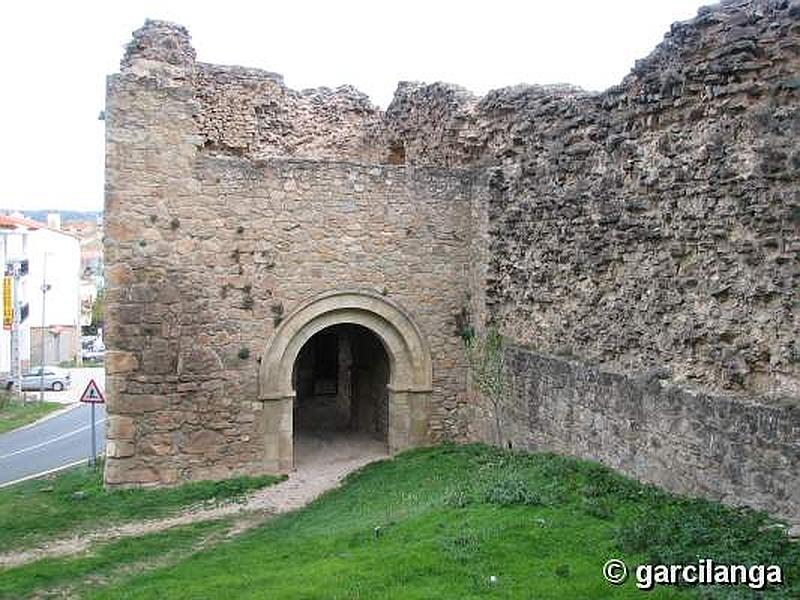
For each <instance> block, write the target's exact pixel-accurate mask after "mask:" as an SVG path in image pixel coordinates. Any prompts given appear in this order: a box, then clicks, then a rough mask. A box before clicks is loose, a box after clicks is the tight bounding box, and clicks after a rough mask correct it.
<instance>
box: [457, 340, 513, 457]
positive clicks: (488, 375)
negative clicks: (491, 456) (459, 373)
mask: <svg viewBox="0 0 800 600" xmlns="http://www.w3.org/2000/svg"><path fill="white" fill-rule="evenodd" d="M464 343H465V345H466V349H467V359H468V360H469V366H470V377H471V379H472V384H473V385H474V386H475V388H476V389H477V391H479V392H480V393H481V394H482V395H483V396H484V398H486V399H487V400H488V401H489V403H490V404H491V406H492V413H493V414H494V424H495V430H496V435H497V444H498V445H500V446H502V445H503V427H502V422H501V421H502V417H501V414H500V406H501V404H502V402H503V399H504V398H505V396H506V393H507V391H508V390H507V387H508V377H507V372H506V359H505V352H504V351H503V336H502V335H500V333H499V332H498V331H497V329H495V328H488V329H487V330H486V331H484V332H483V333H482V334H473V335H469V336H464Z"/></svg>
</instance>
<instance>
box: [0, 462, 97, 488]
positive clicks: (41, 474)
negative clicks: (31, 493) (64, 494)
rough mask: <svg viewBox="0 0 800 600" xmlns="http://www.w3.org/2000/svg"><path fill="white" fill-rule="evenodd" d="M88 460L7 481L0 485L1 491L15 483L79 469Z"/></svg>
mask: <svg viewBox="0 0 800 600" xmlns="http://www.w3.org/2000/svg"><path fill="white" fill-rule="evenodd" d="M87 460H88V459H86V458H82V459H80V460H76V461H75V462H71V463H68V464H66V465H61V466H60V467H55V468H53V469H48V470H47V471H42V472H40V473H34V474H33V475H26V476H25V477H20V478H19V479H15V480H14V481H7V482H5V483H0V489H2V488H4V487H8V486H9V485H14V484H15V483H22V482H23V481H28V480H29V479H36V478H37V477H44V476H45V475H50V474H51V473H58V472H59V471H63V470H65V469H71V468H72V467H77V466H78V465H81V464H83V463H85V462H87Z"/></svg>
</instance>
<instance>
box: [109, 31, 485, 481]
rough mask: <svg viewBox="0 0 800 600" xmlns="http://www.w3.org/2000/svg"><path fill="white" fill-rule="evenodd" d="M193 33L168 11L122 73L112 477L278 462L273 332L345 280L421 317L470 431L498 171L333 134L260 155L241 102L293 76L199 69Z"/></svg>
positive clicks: (194, 474) (114, 187) (115, 151)
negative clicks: (403, 157) (270, 455)
mask: <svg viewBox="0 0 800 600" xmlns="http://www.w3.org/2000/svg"><path fill="white" fill-rule="evenodd" d="M154 32H155V33H154ZM186 44H188V38H187V37H186V36H185V32H184V31H183V30H182V29H181V28H176V27H175V26H167V25H164V24H159V23H150V24H149V26H148V27H145V28H144V30H143V31H142V32H139V33H138V34H137V36H136V38H135V41H134V43H133V44H132V49H131V48H129V52H128V55H127V56H126V59H125V61H123V71H122V73H120V74H118V75H115V76H113V77H111V78H110V79H109V88H108V102H107V110H106V125H107V181H106V191H107V199H106V253H107V256H106V268H107V282H108V291H107V298H108V313H107V315H106V322H107V332H106V337H107V343H108V346H109V348H110V351H109V353H108V362H107V374H108V389H109V428H108V438H109V442H108V452H107V454H108V462H107V466H106V481H107V483H108V484H111V485H116V484H151V483H161V484H164V483H174V482H176V481H181V480H184V479H188V478H194V479H198V478H219V477H224V476H230V475H233V474H237V473H256V472H262V471H263V470H264V464H265V463H264V456H265V452H266V449H265V448H264V439H265V431H264V428H265V427H268V426H269V424H267V423H266V420H268V419H265V417H264V415H263V413H262V410H263V406H262V403H261V402H260V400H259V390H258V382H259V380H258V370H259V360H260V358H261V354H262V353H263V352H264V348H265V344H266V341H267V340H268V339H269V337H270V335H271V334H272V333H273V332H274V330H275V328H276V326H277V324H278V323H279V322H280V320H281V318H282V317H283V316H284V315H286V314H288V313H290V312H291V310H292V309H293V308H294V307H295V306H297V305H298V304H300V303H301V302H302V301H304V300H306V299H307V298H309V297H312V296H314V295H316V294H319V293H321V292H326V291H329V290H334V289H365V290H370V291H371V292H373V293H374V292H377V293H379V294H383V295H384V296H385V297H386V298H387V299H389V300H391V301H393V302H396V303H397V304H399V305H400V306H402V307H403V308H404V309H405V310H407V311H408V313H409V314H410V315H412V316H413V318H414V320H415V322H416V323H417V324H418V326H419V328H420V329H421V331H422V332H423V334H424V336H425V339H426V341H427V344H428V345H429V346H430V350H431V355H432V357H433V363H434V372H433V383H434V389H433V393H432V397H431V409H430V413H431V414H430V418H429V419H428V421H429V424H430V431H429V433H428V435H429V439H431V440H436V439H441V438H445V437H454V436H457V435H458V429H459V426H460V425H459V422H458V419H457V408H458V407H459V405H461V404H463V402H464V395H465V394H464V392H465V387H466V364H465V360H464V357H463V353H462V351H461V340H460V338H459V336H458V329H457V325H456V317H457V315H459V314H460V313H461V312H462V310H463V307H464V306H465V305H466V303H467V302H468V301H469V296H468V287H469V272H470V261H469V252H470V242H469V240H470V228H471V219H470V213H471V210H472V207H471V199H472V189H473V187H474V186H475V185H480V174H475V173H472V172H470V171H468V170H464V169H461V170H443V169H437V168H429V167H413V166H392V165H369V164H356V163H350V162H341V161H330V160H326V157H327V155H326V154H325V152H327V150H324V149H320V148H322V147H320V148H317V147H316V146H315V147H313V148H311V147H308V148H306V150H304V153H305V155H307V156H310V157H312V158H308V157H306V158H291V157H286V156H284V157H280V158H278V157H269V158H260V157H262V156H268V155H269V154H270V151H269V150H268V148H270V146H269V142H267V141H265V140H264V139H262V138H258V139H256V138H247V135H249V134H245V133H241V132H242V131H246V130H247V128H248V127H250V125H251V124H252V123H251V122H250V121H248V120H247V119H238V120H237V115H239V112H237V110H238V111H240V112H241V113H242V114H246V115H249V116H252V115H255V114H257V113H258V112H259V111H257V110H255V109H253V111H250V109H251V108H253V106H255V107H257V106H262V105H263V104H266V103H269V102H272V101H274V98H272V94H274V93H277V92H275V89H276V88H275V86H277V85H278V84H277V83H276V82H275V78H274V77H273V76H271V75H269V74H263V73H254V72H251V71H243V70H240V69H236V68H231V69H225V68H222V67H210V66H199V67H198V66H197V65H196V64H195V63H194V62H193V57H194V55H193V51H190V50H188V49H186V48H184V49H183V50H180V48H181V47H182V45H184V46H185V45H186ZM162 45H164V52H166V53H167V54H166V56H162V55H161V54H159V48H161V47H162ZM154 48H155V49H154ZM211 76H213V77H214V78H215V83H214V84H213V85H212V84H210V83H209V81H208V78H209V77H211ZM254 81H257V82H258V84H257V85H256V84H254V83H253V82H254ZM215 86H216V87H215ZM242 90H246V93H245V92H243V91H242ZM345 95H346V94H345ZM253 98H258V101H256V100H254V99H253ZM226 103H227V104H226ZM315 104H317V105H318V104H319V103H315ZM225 106H227V107H228V108H225ZM220 107H222V108H220ZM234 109H235V110H234ZM298 110H299V109H298ZM248 118H249V117H248ZM318 118H319V115H315V116H313V117H311V118H310V120H309V123H317V122H318ZM240 124H241V128H239V125H240ZM292 124H293V126H294V127H300V126H301V125H302V124H301V123H299V122H298V121H297V120H293V121H292ZM237 132H239V133H241V135H242V136H243V137H241V138H239V137H236V136H237V135H239V133H237ZM304 135H305V134H304ZM289 137H290V136H283V137H280V139H281V140H282V141H283V142H287V143H288V140H289ZM345 137H347V136H345ZM234 138H235V139H234ZM246 138H247V139H248V140H250V141H248V142H244V141H240V140H245V139H246ZM317 141H319V138H317ZM342 143H343V144H344V145H347V144H348V143H349V142H347V141H345V142H342ZM334 145H335V144H334ZM323 146H324V148H329V147H332V146H328V145H326V144H323ZM337 147H339V148H341V146H337ZM278 151H279V152H284V151H285V149H280V150H276V152H278ZM342 152H343V153H344V154H346V152H344V151H342ZM284 153H287V154H291V153H288V152H284ZM320 157H322V158H320Z"/></svg>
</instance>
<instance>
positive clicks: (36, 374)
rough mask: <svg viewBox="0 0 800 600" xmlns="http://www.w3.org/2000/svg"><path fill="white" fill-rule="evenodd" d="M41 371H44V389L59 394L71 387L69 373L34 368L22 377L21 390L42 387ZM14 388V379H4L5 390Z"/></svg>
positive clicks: (61, 370) (57, 369)
mask: <svg viewBox="0 0 800 600" xmlns="http://www.w3.org/2000/svg"><path fill="white" fill-rule="evenodd" d="M42 369H44V389H46V390H53V391H54V392H60V391H61V390H66V389H68V388H69V386H70V385H72V377H71V376H70V373H69V371H67V370H66V369H62V368H60V367H51V366H49V365H45V366H44V367H34V368H33V369H31V370H30V371H28V372H27V373H24V374H23V375H22V389H23V390H38V389H41V385H42ZM13 387H14V377H13V376H10V377H6V381H5V388H6V389H7V390H10V389H12V388H13Z"/></svg>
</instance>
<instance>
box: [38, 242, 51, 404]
mask: <svg viewBox="0 0 800 600" xmlns="http://www.w3.org/2000/svg"><path fill="white" fill-rule="evenodd" d="M49 290H50V284H49V283H47V253H46V252H45V254H44V267H43V269H42V348H41V352H40V354H39V402H44V344H45V335H44V330H45V327H46V325H45V320H44V316H45V311H44V306H45V299H46V294H47V292H48V291H49Z"/></svg>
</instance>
